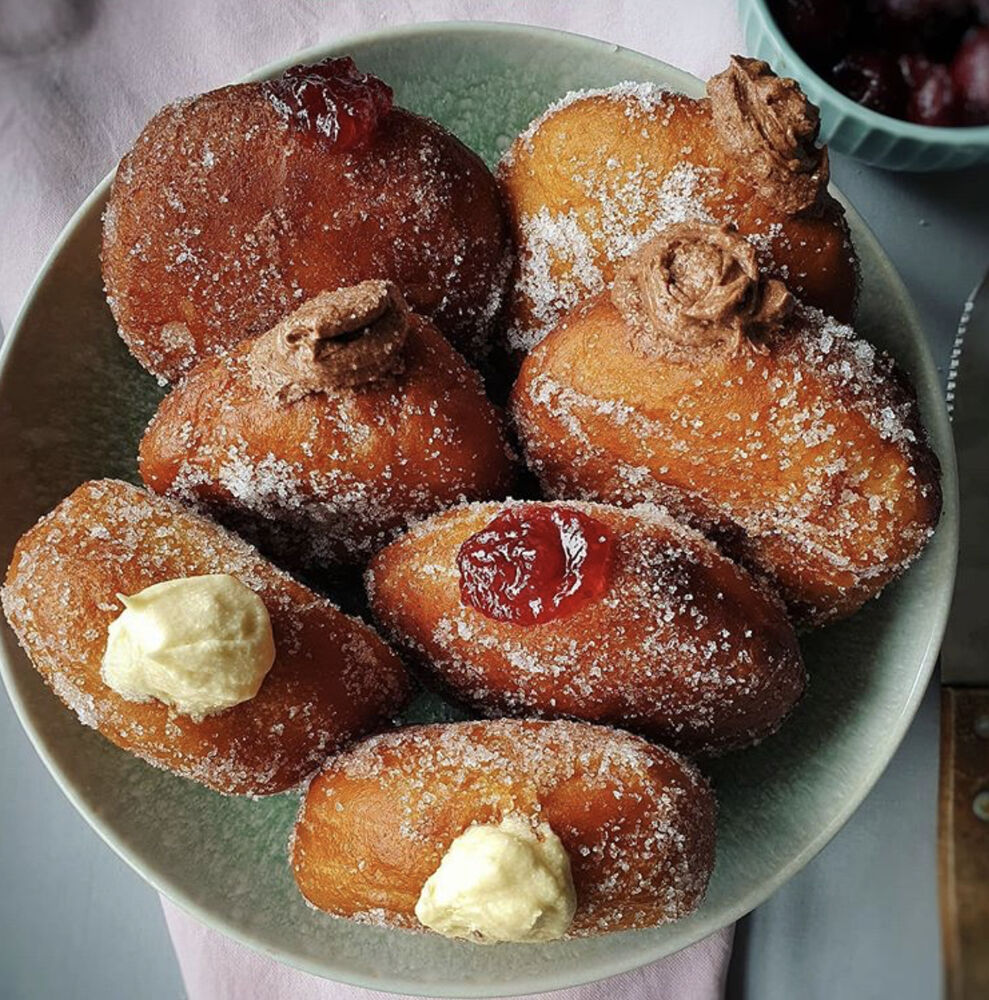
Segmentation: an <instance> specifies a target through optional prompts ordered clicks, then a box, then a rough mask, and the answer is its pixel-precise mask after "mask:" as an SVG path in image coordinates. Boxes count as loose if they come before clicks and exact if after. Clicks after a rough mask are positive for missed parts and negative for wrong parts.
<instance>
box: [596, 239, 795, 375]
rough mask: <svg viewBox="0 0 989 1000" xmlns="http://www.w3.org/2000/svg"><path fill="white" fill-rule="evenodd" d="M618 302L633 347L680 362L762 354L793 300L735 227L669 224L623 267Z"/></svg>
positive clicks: (617, 282) (616, 284) (616, 292)
mask: <svg viewBox="0 0 989 1000" xmlns="http://www.w3.org/2000/svg"><path fill="white" fill-rule="evenodd" d="M611 299H612V302H613V303H614V305H615V306H616V308H617V309H618V311H619V312H620V313H621V314H622V316H623V317H624V319H625V321H626V322H627V323H628V325H629V328H630V331H631V336H632V343H633V346H634V347H635V348H636V349H637V350H638V351H639V352H640V353H643V354H646V355H650V356H662V357H665V358H668V359H670V360H673V361H686V362H693V361H701V360H705V359H708V358H714V357H730V356H732V355H734V354H736V353H738V352H739V351H740V350H742V349H743V347H746V346H748V347H751V348H752V349H754V350H756V351H759V352H762V351H764V350H765V343H766V339H767V338H768V337H769V336H770V335H771V334H772V333H773V332H775V331H776V330H777V329H779V327H781V326H782V325H783V324H784V323H785V322H786V319H787V317H788V316H789V314H790V312H791V311H792V309H793V297H792V296H791V295H790V293H789V291H787V289H786V286H785V285H784V284H783V282H781V281H778V280H776V279H775V278H764V277H763V276H762V275H761V274H760V272H759V265H758V262H757V260H756V253H755V248H754V247H753V246H752V244H751V243H749V242H748V241H747V240H746V239H744V237H742V236H740V235H739V234H738V233H736V232H735V231H734V230H732V229H730V228H729V227H727V226H718V225H711V224H708V223H702V222H680V223H676V224H675V225H672V226H667V228H666V229H664V230H663V231H662V232H661V233H660V234H659V235H658V236H656V237H655V238H653V239H652V240H650V241H649V242H648V243H646V244H645V245H644V246H643V247H641V248H640V249H639V250H638V251H637V252H636V253H634V254H633V255H632V256H630V257H629V258H628V260H627V261H626V262H625V263H624V264H623V265H622V266H621V268H619V270H618V272H617V274H616V275H615V281H614V284H613V285H612V289H611Z"/></svg>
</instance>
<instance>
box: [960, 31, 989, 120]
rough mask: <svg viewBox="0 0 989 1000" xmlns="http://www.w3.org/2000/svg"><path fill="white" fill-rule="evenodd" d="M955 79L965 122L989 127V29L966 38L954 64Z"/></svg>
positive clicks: (969, 34)
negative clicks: (988, 125)
mask: <svg viewBox="0 0 989 1000" xmlns="http://www.w3.org/2000/svg"><path fill="white" fill-rule="evenodd" d="M951 78H952V80H953V81H954V85H955V90H956V91H957V92H958V102H959V104H960V105H961V107H962V110H963V114H964V118H965V121H966V122H967V123H968V124H969V125H985V124H989V28H977V29H975V30H973V31H971V32H969V33H968V34H967V35H966V36H965V39H964V41H963V42H962V43H961V45H960V46H959V47H958V51H957V52H956V53H955V58H954V59H953V60H952V63H951Z"/></svg>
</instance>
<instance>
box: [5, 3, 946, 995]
mask: <svg viewBox="0 0 989 1000" xmlns="http://www.w3.org/2000/svg"><path fill="white" fill-rule="evenodd" d="M472 32H476V33H478V34H482V35H491V34H504V35H511V34H519V33H521V34H524V35H529V36H533V35H535V36H542V37H544V38H546V39H547V40H548V41H553V40H559V39H560V38H561V37H563V38H565V39H566V40H567V42H568V44H579V45H581V46H583V47H585V48H586V49H587V50H588V51H592V52H595V53H600V52H601V50H602V49H604V50H607V51H608V53H609V54H615V53H618V52H622V51H625V52H629V53H632V54H633V55H635V56H637V57H639V58H642V59H644V60H647V61H648V62H650V63H651V64H653V65H654V66H656V67H658V68H659V69H660V70H661V71H662V73H663V74H666V75H668V76H669V77H672V78H679V79H680V80H681V81H683V82H684V83H685V84H686V86H687V89H688V90H689V89H693V88H697V87H702V86H703V81H701V80H699V78H697V77H695V76H693V75H692V74H690V73H687V72H686V71H685V70H682V69H679V68H678V67H676V66H672V65H671V64H669V63H666V62H664V61H663V60H661V59H657V58H655V57H653V56H650V55H648V54H646V53H643V52H639V51H638V50H635V49H630V48H628V47H627V46H622V45H618V44H616V43H613V42H607V41H604V40H602V39H597V38H593V37H591V36H588V35H583V34H580V33H577V32H572V31H566V30H562V29H556V28H548V27H543V26H537V25H528V24H521V23H517V22H509V21H481V20H477V21H449V20H437V21H422V22H414V23H408V24H398V25H390V26H388V27H385V28H380V29H372V30H369V31H364V32H359V33H356V34H351V35H346V36H344V37H341V38H338V39H333V40H331V41H325V42H321V43H317V44H315V45H311V46H308V47H307V48H304V49H301V50H299V51H297V52H295V53H292V54H291V55H289V56H287V57H283V58H281V59H278V60H275V61H273V62H270V63H266V64H265V65H264V66H261V67H259V68H257V69H255V70H252V71H251V72H250V73H248V74H246V75H244V76H242V77H241V78H240V79H239V80H238V81H236V82H250V81H255V80H259V79H264V78H266V77H270V76H272V75H274V74H276V73H279V72H282V71H283V70H284V69H286V68H287V67H289V66H292V65H295V64H297V63H300V62H306V61H312V60H314V59H316V58H325V57H326V56H330V55H339V54H343V53H344V52H345V51H346V50H347V49H348V48H349V47H351V46H359V45H362V44H367V43H375V44H380V43H382V42H398V41H401V40H403V39H408V38H410V37H415V36H423V35H425V36H432V35H437V34H443V33H453V34H470V33H472ZM677 86H679V84H677ZM561 96H562V95H561ZM115 173H116V167H115V168H114V169H112V170H111V171H110V172H109V173H107V174H106V175H105V176H104V177H103V178H102V179H101V180H100V181H99V183H98V184H97V185H96V186H95V187H94V188H93V190H92V191H90V193H89V194H88V195H87V197H86V198H85V199H84V200H83V202H82V203H81V204H80V205H79V207H78V208H77V209H76V210H75V211H74V212H73V213H72V215H71V216H70V218H69V220H68V221H67V222H66V223H65V225H64V227H63V228H62V230H61V231H60V233H59V234H58V237H57V238H56V239H55V242H54V243H53V244H52V246H51V248H50V250H49V251H48V253H47V254H46V255H45V257H44V259H43V261H42V263H41V265H40V267H39V269H38V271H37V272H36V274H35V276H34V278H33V280H32V281H31V284H30V285H29V287H28V290H27V292H26V293H25V296H24V299H23V300H22V302H21V305H20V307H19V308H18V310H17V313H16V315H15V317H14V320H13V322H12V323H11V326H10V329H9V331H8V332H7V334H6V336H5V337H4V342H3V344H2V345H0V396H2V395H3V387H4V384H5V383H6V380H7V378H8V377H9V371H8V369H9V367H10V365H9V358H10V354H11V351H12V349H13V345H14V343H15V342H16V341H17V340H18V339H19V337H20V336H21V334H22V328H23V327H24V326H25V325H26V317H27V316H28V314H29V312H31V310H32V308H33V307H34V305H35V302H36V300H37V299H38V298H39V297H40V296H39V292H40V289H41V285H42V283H43V282H44V280H45V279H46V277H47V276H48V274H49V272H50V271H51V270H52V268H53V267H54V266H55V264H56V262H57V261H58V259H59V257H60V255H61V253H62V251H63V250H64V248H65V245H66V244H67V243H68V242H69V241H70V240H71V239H72V238H73V237H74V236H75V234H76V230H77V229H78V228H79V227H80V226H81V224H82V223H83V222H84V221H85V220H86V219H87V218H88V217H89V215H90V213H92V212H93V210H94V208H96V207H97V206H98V205H99V204H100V203H101V202H102V201H104V200H105V199H106V197H107V195H108V192H109V188H110V185H111V183H112V181H113V177H114V175H115ZM831 190H832V193H833V194H834V195H835V196H836V197H837V198H838V200H839V201H840V202H841V204H842V205H843V207H844V208H845V211H846V213H847V215H848V217H849V219H850V220H851V221H853V222H854V224H855V225H854V227H853V228H854V230H855V237H856V240H857V241H858V242H859V243H860V245H861V243H862V241H863V240H864V243H865V244H866V245H868V248H869V254H868V256H869V257H870V259H872V260H874V261H877V262H878V263H879V265H880V269H881V270H882V272H883V274H884V278H885V280H886V281H887V282H889V283H890V284H891V285H893V286H894V287H895V289H896V291H897V294H898V298H899V300H900V302H901V303H902V305H903V307H904V312H905V314H906V316H907V318H908V320H909V326H910V329H911V332H912V333H913V334H914V335H915V336H914V337H913V338H912V339H913V340H914V341H915V345H914V346H915V351H916V364H915V366H914V375H915V380H916V381H919V378H917V376H921V377H923V379H924V380H925V381H930V382H931V384H933V385H937V384H938V382H939V375H938V369H937V365H936V363H935V361H934V357H933V354H932V353H931V347H930V343H929V342H928V339H927V336H926V334H925V332H924V324H923V322H922V320H921V318H920V315H919V313H918V310H917V307H916V305H915V303H914V301H913V298H912V297H911V295H910V293H909V290H908V289H907V287H906V285H905V284H904V282H903V280H902V278H901V277H900V275H899V273H898V271H897V270H896V268H895V266H894V265H893V263H892V261H891V260H890V259H889V257H888V256H887V255H886V252H885V251H884V250H883V248H882V245H881V244H880V243H879V240H878V239H877V238H876V236H875V234H874V233H873V232H872V229H871V228H870V227H869V225H868V224H867V223H866V221H865V220H864V219H863V218H862V216H861V215H860V214H859V213H858V212H857V211H856V209H855V208H854V206H852V205H851V204H850V203H849V202H848V201H847V200H846V199H845V198H844V196H843V195H842V194H841V192H840V191H838V190H837V189H836V188H834V187H832V189H831ZM923 418H924V426H925V429H927V430H928V432H930V436H931V437H932V438H934V437H935V436H937V437H938V438H940V439H941V440H942V441H943V444H944V449H943V453H942V452H939V453H938V457H939V459H940V461H941V487H942V497H943V507H942V513H941V520H940V522H939V524H938V526H937V529H936V530H937V533H938V534H939V535H941V536H943V537H942V541H941V544H942V545H944V544H946V543H947V544H949V545H950V549H949V551H948V568H949V569H950V576H949V579H948V581H947V583H943V584H941V585H940V586H939V587H938V599H937V601H936V602H932V603H934V604H936V607H934V608H933V609H932V617H931V621H932V629H931V633H930V637H929V640H928V643H927V646H926V648H925V649H924V651H923V655H922V657H921V659H920V662H919V665H918V670H917V673H916V676H915V678H914V682H913V685H912V687H911V689H910V691H909V692H908V693H907V696H906V699H905V701H904V705H903V708H902V710H901V712H900V714H899V715H898V716H897V717H896V720H895V735H894V737H893V738H892V739H888V740H887V742H886V743H885V744H884V748H883V751H882V752H881V753H879V754H878V755H876V756H875V757H873V758H872V760H871V767H870V768H869V769H868V770H867V771H865V772H862V773H860V774H859V775H858V781H857V787H856V789H855V791H854V792H853V793H852V794H851V795H850V796H849V797H848V798H847V799H846V800H844V802H843V803H842V808H841V809H840V810H838V811H837V812H836V813H835V814H834V816H832V818H831V820H830V821H829V822H828V823H827V824H826V825H824V826H823V827H822V828H821V829H820V830H818V832H817V834H816V835H815V836H814V838H813V839H812V840H811V841H810V842H809V843H808V844H807V846H806V847H805V848H804V849H803V850H802V851H800V852H799V853H798V854H797V855H796V856H794V857H793V858H792V859H791V860H790V861H789V862H788V863H787V864H786V865H785V866H783V868H781V869H780V870H779V871H778V872H776V873H775V874H774V876H773V877H772V878H770V879H766V880H764V881H763V882H761V883H760V884H759V887H758V888H757V889H754V890H753V891H751V892H750V893H748V894H747V895H746V896H744V897H742V898H741V899H740V900H739V901H738V902H737V903H736V904H735V906H733V907H731V908H730V909H729V910H728V911H727V912H723V913H722V914H721V915H720V916H719V917H718V918H717V919H710V920H708V921H704V922H701V923H700V924H698V925H696V926H694V927H692V928H691V931H690V934H689V940H687V941H686V942H684V943H682V944H678V946H677V947H676V948H675V949H671V950H664V949H663V948H658V949H656V953H655V954H653V955H651V956H650V957H648V958H646V959H645V960H644V961H641V962H640V961H638V960H637V959H636V960H632V961H629V960H618V961H615V962H612V963H608V962H607V960H606V959H603V958H602V959H600V960H598V961H597V964H596V966H595V970H594V971H593V972H592V973H590V974H587V973H586V972H578V973H577V975H576V976H574V975H573V974H572V972H571V974H570V975H569V976H568V977H567V980H566V982H561V981H559V980H558V979H557V980H554V979H552V978H551V975H552V974H551V973H548V972H542V973H527V974H525V975H524V976H523V977H521V978H520V979H519V980H517V981H516V982H515V983H514V984H513V985H512V986H511V987H509V988H508V990H506V989H505V988H504V987H498V992H497V993H495V994H493V993H491V992H490V987H484V986H478V985H476V984H472V983H466V984H464V985H462V986H457V988H456V992H455V993H451V992H448V990H449V989H450V988H452V987H447V986H440V987H439V988H437V987H435V986H433V987H429V988H428V992H423V990H425V989H426V987H425V986H423V985H422V984H416V983H411V984H409V983H403V982H401V981H398V980H395V981H392V980H390V979H388V978H386V979H373V978H364V977H361V976H356V975H353V974H352V973H350V972H349V971H346V970H345V971H344V972H342V973H341V972H338V971H337V970H333V975H332V976H331V975H330V974H329V972H328V971H327V966H326V965H325V964H320V963H318V962H315V961H313V960H310V959H309V958H307V957H306V956H303V955H296V954H290V953H287V952H285V951H284V950H283V949H281V948H279V947H273V946H271V945H270V944H267V943H266V942H265V941H264V940H263V939H262V938H261V937H260V936H259V935H257V934H255V933H252V932H250V931H244V930H242V929H241V928H239V927H238V926H237V925H236V924H234V923H233V922H231V921H229V920H228V919H227V918H225V917H223V916H218V915H216V914H214V913H212V912H210V911H209V910H207V909H205V908H204V906H202V905H201V904H199V903H197V902H196V901H195V900H193V899H190V898H189V897H188V895H187V894H186V893H185V892H183V891H182V890H181V888H180V887H178V886H175V885H172V884H171V883H170V880H169V879H168V878H166V877H164V876H162V875H160V874H159V873H158V872H157V871H156V870H155V869H154V867H153V863H151V862H148V861H147V860H145V859H144V858H142V857H141V856H140V855H139V852H138V851H137V850H135V849H132V848H131V847H130V846H129V845H128V844H127V843H125V842H124V840H123V839H122V838H120V837H119V836H118V834H117V833H116V831H114V830H112V829H111V828H109V827H108V826H106V825H104V823H103V822H102V820H101V818H100V817H99V815H98V814H97V813H96V812H95V811H94V810H93V809H91V808H90V807H89V805H88V804H87V803H86V802H85V801H84V799H83V797H82V796H81V794H79V793H78V792H77V791H76V788H75V786H74V785H73V782H72V779H70V778H69V776H68V775H66V774H63V773H62V772H61V770H60V769H59V768H58V766H57V765H56V763H55V761H54V759H53V757H52V756H51V755H50V754H49V752H48V750H47V747H46V745H45V743H44V742H43V741H42V739H41V737H40V735H39V734H38V733H36V732H35V730H34V728H33V723H32V720H31V713H30V709H29V706H28V705H27V702H26V699H24V698H22V697H21V696H20V694H19V692H18V690H17V685H16V682H15V681H14V668H13V665H12V663H11V661H10V658H9V657H8V655H7V651H6V648H5V646H6V645H7V644H6V643H4V644H0V677H2V678H3V682H4V686H5V688H6V690H7V695H8V697H9V699H10V701H11V704H12V705H13V708H14V711H15V714H16V715H17V718H18V721H19V722H20V724H21V727H22V728H23V729H24V731H25V733H26V734H27V737H28V739H29V740H30V742H31V744H32V746H33V747H34V749H35V752H36V753H37V754H38V756H39V757H40V758H41V760H42V762H43V763H44V765H45V767H46V769H47V770H48V772H49V774H50V775H51V776H52V778H53V779H54V781H55V783H56V784H57V785H58V787H59V788H60V789H61V791H62V793H63V794H64V795H65V796H66V798H67V799H68V800H69V801H70V802H71V803H72V805H73V807H74V808H75V809H76V810H77V812H79V813H80V814H81V815H82V817H83V818H84V819H85V820H86V822H87V823H88V824H89V826H90V827H91V828H92V829H93V830H94V831H95V832H96V834H97V835H98V836H99V837H100V838H101V839H102V840H103V842H104V843H105V844H107V846H109V847H110V849H111V850H112V851H113V852H114V853H115V854H116V855H117V856H118V857H120V858H121V859H122V860H123V861H124V862H125V863H126V864H127V865H128V866H129V867H130V868H131V869H132V870H133V871H135V872H136V873H137V874H138V875H139V876H140V877H141V878H142V879H143V880H144V881H145V882H147V883H148V884H149V885H151V886H152V887H153V888H154V889H155V890H156V891H158V892H159V893H161V894H162V895H163V896H165V897H166V898H167V899H169V900H170V901H171V902H172V903H174V904H175V905H176V906H178V907H179V908H180V909H181V910H183V911H184V912H185V913H187V914H188V915H190V916H192V917H193V918H194V919H197V920H199V921H200V922H202V923H204V924H205V925H206V926H207V927H210V928H212V929H214V930H216V931H218V932H219V933H221V934H224V935H226V936H227V937H229V938H232V939H233V940H234V941H236V942H237V943H239V944H242V945H244V946H246V947H248V948H250V949H251V950H253V951H256V952H259V953H261V954H263V955H266V956H268V957H270V958H273V959H275V960H276V961H279V962H282V963H283V964H286V965H289V966H291V967H293V968H296V969H298V970H300V971H302V972H306V973H308V974H310V975H314V976H317V977H320V978H324V979H332V980H333V981H337V982H341V983H345V984H347V985H352V986H358V987H363V988H365V989H371V990H381V991H384V992H395V991H399V992H402V993H407V994H409V995H412V996H423V997H428V996H446V997H451V998H453V997H461V998H465V1000H466V998H481V997H488V998H491V997H509V996H522V995H526V994H530V993H539V992H542V991H547V990H557V989H565V988H571V987H576V986H581V985H585V984H587V983H590V982H597V981H600V980H603V979H607V978H609V977H611V976H615V975H619V974H621V973H624V972H628V971H631V970H633V969H636V968H641V967H643V966H644V965H645V964H648V963H649V962H653V961H658V960H660V959H662V958H664V957H667V956H669V955H671V954H674V953H676V952H677V951H680V950H682V949H684V948H687V947H690V946H691V945H693V944H695V943H697V942H698V941H700V940H701V939H703V938H705V937H707V936H709V935H710V934H712V933H715V932H716V931H718V930H720V929H722V928H724V927H726V926H728V925H729V924H731V923H733V922H735V921H737V920H738V919H740V918H741V917H742V916H744V915H745V914H747V913H749V912H751V911H752V910H753V909H755V908H756V907H757V906H759V905H761V904H762V903H763V902H765V901H766V899H768V898H769V897H770V896H771V895H773V894H774V893H775V892H776V891H777V890H778V889H779V888H780V887H781V886H782V885H784V884H785V883H786V882H788V881H789V880H790V879H791V878H792V877H793V876H794V875H796V874H797V873H798V872H799V871H801V870H802V869H803V868H804V867H805V866H806V865H807V864H808V863H809V862H810V861H811V860H812V859H813V858H814V857H815V856H816V855H817V854H818V853H819V852H820V851H821V850H822V849H823V848H824V847H825V846H826V845H827V844H828V843H829V842H830V841H831V840H832V839H833V837H834V836H835V835H836V834H837V833H838V831H839V830H840V829H841V828H842V827H843V826H844V825H845V823H846V822H847V821H848V820H849V819H850V818H851V816H852V815H853V814H854V813H855V812H856V810H857V809H858V807H859V806H860V805H861V803H862V801H863V800H864V799H865V797H866V796H867V795H868V794H869V792H871V791H872V789H873V788H874V787H875V785H876V782H877V781H878V780H879V778H880V777H881V775H882V774H883V772H884V771H885V770H886V768H887V766H888V765H889V763H890V761H891V760H892V758H893V755H894V754H895V753H896V751H897V750H898V749H899V747H900V745H901V744H902V742H903V738H904V736H905V735H906V732H907V729H908V728H909V725H910V723H911V722H912V721H913V718H914V716H915V715H916V713H917V710H918V708H919V706H920V702H921V700H922V698H923V695H924V692H925V691H926V689H927V686H928V684H929V682H930V678H931V676H932V674H933V670H934V666H935V663H936V661H937V656H938V651H939V649H940V644H941V639H942V637H943V635H944V631H945V628H946V625H947V619H948V612H949V609H950V603H951V596H952V592H953V589H954V581H955V574H956V568H957V557H958V483H957V467H956V461H955V451H954V442H953V439H952V436H951V431H950V421H949V418H948V414H947V409H946V407H945V404H944V400H943V397H942V398H941V399H940V405H939V406H937V407H935V408H934V409H933V411H931V412H928V411H927V410H926V409H924V410H923ZM935 430H936V431H937V435H935V433H934V431H935ZM944 536H946V537H944ZM571 969H573V967H571Z"/></svg>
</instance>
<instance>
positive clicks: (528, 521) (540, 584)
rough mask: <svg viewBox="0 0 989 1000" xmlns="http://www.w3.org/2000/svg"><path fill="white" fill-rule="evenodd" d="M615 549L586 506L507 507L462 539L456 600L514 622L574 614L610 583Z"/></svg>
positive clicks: (539, 621)
mask: <svg viewBox="0 0 989 1000" xmlns="http://www.w3.org/2000/svg"><path fill="white" fill-rule="evenodd" d="M612 548H613V538H612V534H611V530H610V529H609V528H608V526H607V525H605V524H603V523H602V522H601V521H599V520H597V518H594V517H591V516H590V515H588V514H585V513H584V512H583V511H580V510H576V509H574V508H572V507H558V506H550V505H543V504H520V505H519V506H517V507H509V508H508V509H507V510H505V511H503V512H502V513H501V514H499V515H498V516H497V517H496V518H495V519H494V520H493V521H491V522H490V524H488V525H487V527H485V528H483V529H482V530H481V531H479V532H477V534H475V535H471V536H470V538H468V539H467V540H466V541H465V542H464V543H463V544H462V545H461V546H460V551H459V552H458V553H457V567H458V568H459V570H460V599H461V600H462V601H463V603H464V604H467V605H469V606H470V607H472V608H475V609H476V610H477V611H480V613H481V614H482V615H485V616H486V617H488V618H493V619H494V620H495V621H500V622H513V623H514V624H516V625H540V624H542V623H543V622H548V621H553V620H554V619H556V618H562V617H564V616H566V615H571V614H573V613H574V612H575V611H576V610H578V609H579V608H580V607H581V606H582V605H583V604H585V603H586V602H587V601H589V600H592V599H593V598H595V597H599V596H600V595H601V594H603V593H604V591H605V590H606V589H607V587H608V578H609V574H610V569H611V555H612Z"/></svg>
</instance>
